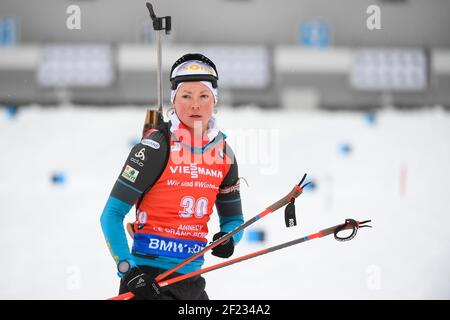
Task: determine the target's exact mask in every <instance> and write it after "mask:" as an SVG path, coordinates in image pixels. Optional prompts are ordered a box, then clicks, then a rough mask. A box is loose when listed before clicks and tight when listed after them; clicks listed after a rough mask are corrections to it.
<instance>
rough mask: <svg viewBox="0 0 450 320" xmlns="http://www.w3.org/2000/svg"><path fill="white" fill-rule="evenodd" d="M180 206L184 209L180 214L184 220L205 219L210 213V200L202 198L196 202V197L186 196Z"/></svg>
mask: <svg viewBox="0 0 450 320" xmlns="http://www.w3.org/2000/svg"><path fill="white" fill-rule="evenodd" d="M180 206H181V207H182V208H183V209H182V210H180V211H179V212H178V214H179V215H180V217H182V218H190V217H192V216H193V215H195V217H196V218H203V217H204V216H205V215H206V214H207V212H208V199H207V198H205V197H201V198H199V199H197V200H195V198H194V197H191V196H186V197H183V198H182V199H181V202H180Z"/></svg>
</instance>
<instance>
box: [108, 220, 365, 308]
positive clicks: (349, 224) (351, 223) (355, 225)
mask: <svg viewBox="0 0 450 320" xmlns="http://www.w3.org/2000/svg"><path fill="white" fill-rule="evenodd" d="M368 222H371V220H366V221H361V222H359V221H355V220H353V219H346V220H345V223H343V224H339V225H336V226H333V227H330V228H327V229H324V230H321V231H319V232H316V233H313V234H310V235H308V236H306V237H301V238H298V239H295V240H292V241H289V242H285V243H282V244H279V245H276V246H273V247H270V248H266V249H262V250H259V251H255V252H252V253H249V254H246V255H244V256H241V257H237V258H234V259H231V260H227V261H225V262H221V263H218V264H215V265H212V266H210V267H206V268H203V269H200V270H197V271H193V272H190V273H187V274H183V275H180V276H177V277H174V278H171V279H167V280H165V281H161V282H158V285H159V286H160V287H165V286H168V285H171V284H173V283H176V282H179V281H182V280H185V279H188V278H191V277H194V276H197V275H200V274H204V273H207V272H210V271H213V270H217V269H220V268H224V267H227V266H230V265H232V264H235V263H238V262H242V261H245V260H249V259H252V258H256V257H258V256H262V255H264V254H267V253H270V252H274V251H277V250H281V249H284V248H287V247H290V246H293V245H296V244H300V243H303V242H306V241H309V240H312V239H316V238H323V237H325V236H328V235H330V234H334V237H335V239H336V240H339V241H348V240H351V239H353V238H354V237H355V236H356V233H357V231H358V229H359V228H364V227H369V228H371V226H369V225H365V224H366V223H368ZM346 229H352V233H351V234H350V235H349V236H347V237H340V236H339V232H341V231H343V230H346ZM133 297H134V295H133V293H131V292H127V293H124V294H121V295H119V296H116V297H113V298H111V299H109V300H130V299H132V298H133Z"/></svg>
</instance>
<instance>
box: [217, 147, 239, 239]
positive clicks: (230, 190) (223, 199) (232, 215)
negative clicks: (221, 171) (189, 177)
mask: <svg viewBox="0 0 450 320" xmlns="http://www.w3.org/2000/svg"><path fill="white" fill-rule="evenodd" d="M226 155H227V157H229V159H231V165H230V168H229V170H228V173H227V175H226V176H225V178H224V179H223V181H222V184H221V185H220V187H219V194H218V195H217V198H216V208H217V212H218V214H219V220H220V231H221V232H227V233H228V232H230V231H232V230H233V229H235V228H236V227H237V226H239V225H241V224H242V223H243V222H244V216H243V214H242V203H241V195H240V192H239V171H238V164H237V161H236V157H235V155H234V153H233V151H232V150H231V148H230V147H229V146H228V144H227V145H226ZM242 236H243V231H241V232H239V233H237V234H235V235H234V236H233V241H234V243H235V244H237V243H238V242H239V241H240V240H241V239H242Z"/></svg>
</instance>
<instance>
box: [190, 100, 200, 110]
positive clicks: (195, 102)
mask: <svg viewBox="0 0 450 320" xmlns="http://www.w3.org/2000/svg"><path fill="white" fill-rule="evenodd" d="M191 109H192V110H200V101H199V100H198V99H194V100H193V101H192V104H191Z"/></svg>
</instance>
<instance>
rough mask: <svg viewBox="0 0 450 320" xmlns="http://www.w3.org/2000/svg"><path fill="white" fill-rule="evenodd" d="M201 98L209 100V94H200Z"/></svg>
mask: <svg viewBox="0 0 450 320" xmlns="http://www.w3.org/2000/svg"><path fill="white" fill-rule="evenodd" d="M201 97H202V98H203V99H208V98H209V94H202V95H201Z"/></svg>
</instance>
